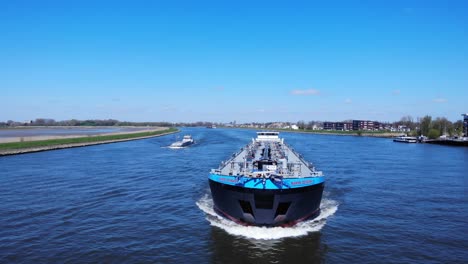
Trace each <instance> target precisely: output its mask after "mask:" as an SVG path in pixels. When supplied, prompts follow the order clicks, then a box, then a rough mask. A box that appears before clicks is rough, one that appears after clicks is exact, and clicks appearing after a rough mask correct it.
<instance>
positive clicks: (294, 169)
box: [214, 137, 322, 178]
mask: <svg viewBox="0 0 468 264" xmlns="http://www.w3.org/2000/svg"><path fill="white" fill-rule="evenodd" d="M214 173H216V174H221V175H243V176H248V177H258V176H262V175H263V174H274V175H278V176H283V177H288V178H301V177H311V176H322V173H321V172H319V171H316V170H315V168H314V167H313V165H312V164H310V163H309V162H307V161H305V160H304V159H303V157H302V156H301V155H300V154H298V153H297V152H296V151H294V150H293V149H292V148H291V147H290V146H288V145H287V144H285V143H284V141H283V140H281V139H279V138H278V137H272V138H267V139H259V138H257V139H252V142H251V143H249V144H248V145H246V146H245V147H243V148H241V150H240V151H239V152H237V153H234V154H233V155H232V156H231V158H230V159H228V160H227V161H225V162H223V163H222V164H221V165H220V167H219V169H217V170H214Z"/></svg>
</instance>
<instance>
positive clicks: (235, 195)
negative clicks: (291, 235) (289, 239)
mask: <svg viewBox="0 0 468 264" xmlns="http://www.w3.org/2000/svg"><path fill="white" fill-rule="evenodd" d="M324 182H325V179H324V176H323V174H322V172H321V171H316V170H315V167H314V166H313V165H312V164H310V163H309V162H307V161H305V160H304V159H303V157H302V156H301V155H300V154H298V153H297V152H296V151H294V150H293V149H292V148H291V147H290V146H289V145H287V144H286V143H284V139H282V138H279V132H257V138H255V139H252V141H251V142H250V143H249V144H247V145H246V146H245V147H243V148H241V150H240V151H239V152H237V153H235V154H233V155H232V156H231V158H230V159H228V160H227V161H224V162H222V163H221V165H220V166H219V168H218V169H212V170H211V173H210V175H209V185H210V189H211V196H212V197H213V204H214V210H215V211H216V212H217V213H218V214H219V215H221V216H224V217H225V218H228V219H230V220H232V221H234V222H237V223H239V224H243V225H255V226H292V225H294V224H296V223H298V222H301V221H304V220H308V219H313V218H316V217H317V216H318V215H319V214H320V202H321V200H322V193H323V189H324V184H325V183H324Z"/></svg>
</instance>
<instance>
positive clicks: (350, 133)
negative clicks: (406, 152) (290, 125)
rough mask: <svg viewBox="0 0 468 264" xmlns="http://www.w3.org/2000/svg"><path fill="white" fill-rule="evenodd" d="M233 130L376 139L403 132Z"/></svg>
mask: <svg viewBox="0 0 468 264" xmlns="http://www.w3.org/2000/svg"><path fill="white" fill-rule="evenodd" d="M223 128H231V127H223ZM232 128H234V129H236V128H240V129H250V130H257V131H278V132H291V133H303V134H316V135H331V136H355V137H378V138H393V137H397V136H399V135H401V134H402V133H403V132H376V133H375V132H374V133H372V132H366V131H361V133H360V134H359V132H354V131H342V132H339V131H334V132H325V131H324V130H318V131H317V130H315V131H314V130H289V129H278V128H273V129H267V128H250V127H232Z"/></svg>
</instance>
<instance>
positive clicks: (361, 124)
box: [353, 120, 382, 130]
mask: <svg viewBox="0 0 468 264" xmlns="http://www.w3.org/2000/svg"><path fill="white" fill-rule="evenodd" d="M381 126H382V125H381V123H380V122H377V121H370V120H353V130H380V129H382V128H381Z"/></svg>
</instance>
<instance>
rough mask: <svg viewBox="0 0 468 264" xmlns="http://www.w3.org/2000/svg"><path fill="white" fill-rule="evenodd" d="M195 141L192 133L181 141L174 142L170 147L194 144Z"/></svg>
mask: <svg viewBox="0 0 468 264" xmlns="http://www.w3.org/2000/svg"><path fill="white" fill-rule="evenodd" d="M193 143H195V141H194V140H193V138H192V136H191V135H185V136H184V138H183V139H182V140H181V141H177V142H174V143H172V144H171V145H170V146H169V147H170V148H184V147H187V146H190V145H192V144H193Z"/></svg>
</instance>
